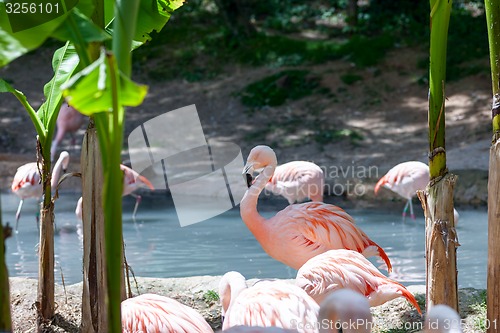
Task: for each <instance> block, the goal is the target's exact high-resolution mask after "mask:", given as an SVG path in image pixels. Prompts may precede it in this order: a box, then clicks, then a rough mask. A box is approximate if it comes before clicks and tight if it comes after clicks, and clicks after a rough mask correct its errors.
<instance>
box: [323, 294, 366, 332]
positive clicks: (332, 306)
mask: <svg viewBox="0 0 500 333" xmlns="http://www.w3.org/2000/svg"><path fill="white" fill-rule="evenodd" d="M319 324H320V326H319V332H320V333H337V332H339V331H342V332H343V333H369V332H371V328H372V326H373V323H372V314H371V312H370V304H369V303H368V300H367V299H366V297H365V296H363V295H361V294H360V293H358V292H356V291H354V290H351V289H339V290H336V291H334V292H332V293H331V294H330V295H328V297H326V298H325V300H324V301H323V302H322V303H321V307H320V309H319ZM339 328H342V330H340V329H339Z"/></svg>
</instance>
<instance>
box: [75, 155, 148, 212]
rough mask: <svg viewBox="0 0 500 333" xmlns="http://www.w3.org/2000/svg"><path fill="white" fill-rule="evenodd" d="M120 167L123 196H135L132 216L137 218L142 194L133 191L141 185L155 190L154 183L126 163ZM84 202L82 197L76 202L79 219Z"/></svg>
mask: <svg viewBox="0 0 500 333" xmlns="http://www.w3.org/2000/svg"><path fill="white" fill-rule="evenodd" d="M120 169H121V170H122V171H123V192H122V196H126V195H131V196H133V197H135V199H136V201H135V206H134V211H133V213H132V217H133V218H134V219H135V215H136V214H137V208H138V207H139V203H140V202H141V200H142V198H141V196H140V195H138V194H135V193H133V192H135V191H137V190H138V189H139V188H141V187H149V188H150V189H151V190H154V187H153V184H151V182H150V181H149V180H148V179H147V178H146V177H144V176H141V175H140V174H139V173H137V172H136V171H135V170H133V169H131V168H129V167H128V166H126V165H123V164H120ZM82 202H83V198H82V197H80V199H78V202H77V204H76V209H75V214H76V216H77V217H78V219H80V220H81V219H82Z"/></svg>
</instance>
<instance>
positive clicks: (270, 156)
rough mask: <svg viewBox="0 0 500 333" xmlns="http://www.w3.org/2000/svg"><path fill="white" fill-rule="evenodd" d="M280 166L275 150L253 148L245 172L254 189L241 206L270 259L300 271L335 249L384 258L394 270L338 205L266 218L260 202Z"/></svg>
mask: <svg viewBox="0 0 500 333" xmlns="http://www.w3.org/2000/svg"><path fill="white" fill-rule="evenodd" d="M276 164H277V160H276V155H275V153H274V151H273V150H272V149H271V148H269V147H267V146H257V147H255V148H253V149H252V151H251V152H250V154H249V156H248V159H247V163H246V166H245V168H244V170H243V173H244V174H246V177H247V183H248V185H249V186H250V187H249V189H248V190H247V191H246V193H245V195H244V197H243V199H242V200H241V203H240V213H241V218H242V219H243V221H244V222H245V224H246V226H247V227H248V229H250V231H251V232H252V234H253V235H254V236H255V238H256V239H257V241H258V242H259V243H260V245H261V246H262V248H263V249H264V251H265V252H266V253H267V254H269V256H271V257H273V258H274V259H276V260H278V261H280V262H282V263H284V264H285V265H288V266H290V267H292V268H294V269H299V268H300V267H301V266H302V265H303V264H305V263H306V261H307V260H309V259H311V258H312V257H314V256H316V255H318V254H321V253H323V252H326V251H328V250H332V249H349V250H355V251H358V252H361V253H362V254H363V255H365V256H374V255H378V256H380V257H381V258H382V259H383V260H384V261H385V263H386V264H387V269H388V270H389V271H391V269H392V267H391V262H390V260H389V258H388V257H387V254H386V253H385V252H384V250H383V249H382V248H381V247H380V246H379V245H377V244H376V243H375V242H374V241H372V240H371V239H370V238H369V237H368V236H367V235H366V234H365V233H364V232H363V231H362V230H361V229H360V228H359V227H358V226H356V224H355V223H354V220H353V219H352V217H351V216H350V215H349V214H347V213H346V212H345V211H344V210H342V209H341V208H339V207H337V206H334V205H329V204H324V203H320V202H307V203H302V204H295V205H290V206H288V207H286V208H285V209H283V210H282V211H280V212H278V213H277V214H276V215H275V216H274V217H272V218H270V219H265V218H264V217H262V216H261V215H260V214H259V212H258V211H257V201H258V198H259V194H260V193H261V192H262V190H263V189H264V187H265V186H266V184H267V183H268V181H269V179H271V177H272V175H273V173H274V169H275V167H276ZM261 168H262V169H263V171H262V172H261V173H260V174H259V175H258V176H257V178H256V179H255V182H253V179H252V177H251V176H250V174H249V173H250V172H252V171H253V170H258V169H261ZM252 182H253V184H252Z"/></svg>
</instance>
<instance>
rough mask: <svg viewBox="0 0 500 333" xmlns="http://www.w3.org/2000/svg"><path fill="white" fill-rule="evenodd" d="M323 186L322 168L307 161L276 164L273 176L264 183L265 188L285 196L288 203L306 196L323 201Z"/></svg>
mask: <svg viewBox="0 0 500 333" xmlns="http://www.w3.org/2000/svg"><path fill="white" fill-rule="evenodd" d="M324 187H325V176H324V175H323V170H321V168H320V167H319V166H317V165H316V164H314V163H311V162H307V161H293V162H288V163H285V164H281V165H278V166H277V167H276V169H275V170H274V174H273V177H272V178H271V180H269V182H268V183H267V184H266V190H268V191H271V192H272V193H274V194H276V195H281V196H283V197H285V198H286V199H287V200H288V203H289V204H290V205H291V204H293V203H295V202H301V201H304V200H305V199H307V198H309V199H311V200H312V201H323V190H324Z"/></svg>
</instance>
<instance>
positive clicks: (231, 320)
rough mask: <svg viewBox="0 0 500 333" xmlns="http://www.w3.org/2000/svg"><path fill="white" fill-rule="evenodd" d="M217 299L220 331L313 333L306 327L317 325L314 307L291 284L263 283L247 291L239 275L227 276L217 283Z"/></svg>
mask: <svg viewBox="0 0 500 333" xmlns="http://www.w3.org/2000/svg"><path fill="white" fill-rule="evenodd" d="M219 295H220V300H221V303H222V315H223V316H224V322H223V324H222V329H223V330H226V329H228V328H230V327H232V326H238V325H246V326H261V327H280V328H284V329H297V331H298V332H300V333H316V332H317V329H315V328H314V327H309V326H310V325H311V323H316V321H317V315H318V311H319V306H318V304H316V302H314V300H313V299H312V298H311V297H309V296H308V295H307V294H306V293H305V291H304V290H302V289H300V288H299V287H297V286H294V285H293V284H291V283H287V282H284V281H278V280H275V281H269V280H263V281H259V282H257V283H255V284H254V285H253V286H252V287H250V288H247V285H246V280H245V277H243V275H241V274H240V273H238V272H228V273H226V274H224V276H223V277H222V279H221V281H220V283H219Z"/></svg>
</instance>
